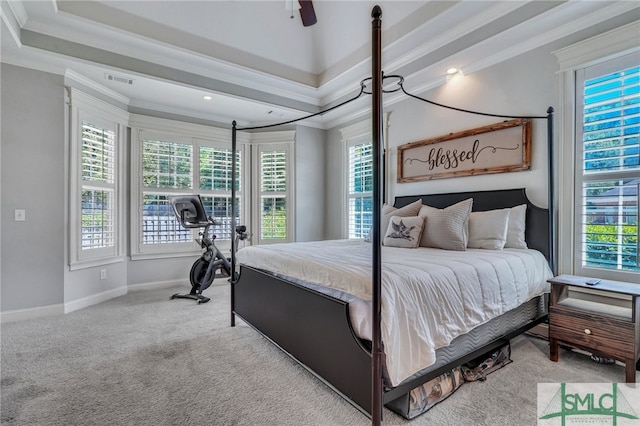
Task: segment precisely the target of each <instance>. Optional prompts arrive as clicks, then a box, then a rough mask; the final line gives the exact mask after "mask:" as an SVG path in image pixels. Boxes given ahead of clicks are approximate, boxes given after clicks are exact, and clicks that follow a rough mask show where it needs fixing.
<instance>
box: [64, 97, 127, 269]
mask: <svg viewBox="0 0 640 426" xmlns="http://www.w3.org/2000/svg"><path fill="white" fill-rule="evenodd" d="M67 91H68V96H69V98H68V102H69V111H70V113H69V138H70V149H69V269H70V270H77V269H83V268H90V267H94V266H100V265H105V264H109V263H116V262H121V261H123V260H124V241H125V238H124V228H125V226H126V224H125V220H124V209H125V199H124V194H125V191H124V182H125V179H124V168H123V167H122V165H123V164H124V161H125V152H124V151H125V149H124V147H125V141H126V130H127V123H128V121H129V113H128V112H126V111H124V110H122V109H120V108H117V107H115V106H113V105H110V104H108V103H106V102H104V101H101V100H99V99H97V98H94V97H93V96H90V95H88V94H86V93H84V92H82V91H80V90H78V89H76V88H74V87H68V88H67ZM85 121H86V122H91V124H94V125H97V126H100V127H102V128H104V129H111V130H113V132H114V136H115V140H114V182H113V183H112V184H96V185H94V186H95V187H96V188H98V187H104V188H105V189H109V190H112V191H113V193H114V198H113V202H114V204H115V217H114V242H113V245H112V246H109V247H104V248H97V249H88V250H83V249H82V242H81V234H82V229H81V228H82V190H83V187H85V186H87V185H89V184H85V183H84V181H83V179H82V159H83V156H82V148H83V142H82V132H83V130H82V126H83V123H84V122H85Z"/></svg>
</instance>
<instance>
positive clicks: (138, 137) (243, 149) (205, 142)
mask: <svg viewBox="0 0 640 426" xmlns="http://www.w3.org/2000/svg"><path fill="white" fill-rule="evenodd" d="M130 124H131V126H132V131H131V142H132V149H131V176H132V179H131V239H130V244H131V258H132V260H138V259H156V258H163V257H178V256H193V255H197V253H199V252H200V248H199V246H198V245H197V244H196V243H195V241H193V239H195V238H196V237H197V231H193V233H192V237H193V238H192V241H190V242H184V243H167V244H143V243H142V229H141V224H142V218H143V203H142V196H143V194H144V193H145V192H153V193H158V194H163V195H185V194H201V195H202V196H207V195H212V196H215V192H214V191H204V190H200V188H199V178H200V176H199V173H200V170H199V163H198V162H197V161H195V159H196V158H198V156H199V152H200V146H210V147H218V148H229V149H230V148H231V132H230V131H229V130H227V129H221V128H216V127H209V126H202V125H197V124H190V123H183V122H179V121H173V120H167V119H160V118H155V117H147V116H142V115H132V116H131V120H130ZM147 137H150V138H158V139H161V140H170V141H173V142H179V143H185V144H190V145H191V146H192V147H193V159H194V161H193V164H192V165H193V170H192V184H191V188H189V189H172V188H158V190H153V191H148V190H147V189H145V188H144V187H143V185H142V149H143V140H144V139H145V138H147ZM236 141H237V142H238V144H237V149H238V151H240V153H241V154H240V155H241V161H242V164H241V172H242V176H241V177H240V179H241V188H242V189H244V190H243V191H242V192H239V193H238V196H239V197H240V198H241V200H240V209H241V210H240V218H239V220H240V221H241V222H242V221H243V220H245V219H246V218H247V217H248V215H247V214H248V209H249V207H248V205H249V200H250V193H249V191H248V190H247V189H246V188H245V186H246V183H247V182H249V180H248V179H247V178H248V176H249V167H248V166H247V165H248V164H250V163H249V162H248V160H247V153H248V152H249V150H248V149H247V144H248V142H249V140H248V135H246V134H241V133H238V135H237V138H236ZM216 245H217V246H218V248H219V249H220V250H221V251H223V252H229V250H230V247H231V241H230V240H224V239H219V240H216Z"/></svg>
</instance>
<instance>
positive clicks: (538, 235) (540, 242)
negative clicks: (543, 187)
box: [394, 188, 551, 260]
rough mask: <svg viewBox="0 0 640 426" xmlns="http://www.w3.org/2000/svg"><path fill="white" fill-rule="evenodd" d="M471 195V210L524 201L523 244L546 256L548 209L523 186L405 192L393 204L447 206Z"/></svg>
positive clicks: (484, 209)
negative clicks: (420, 203) (422, 192)
mask: <svg viewBox="0 0 640 426" xmlns="http://www.w3.org/2000/svg"><path fill="white" fill-rule="evenodd" d="M467 198H473V207H472V210H473V211H486V210H493V209H504V208H507V207H514V206H518V205H520V204H527V219H526V229H525V240H526V242H527V246H528V247H529V248H532V249H536V250H538V251H540V252H541V253H542V254H544V256H545V257H546V258H547V260H549V253H551V250H550V246H549V245H550V235H549V210H548V209H543V208H540V207H538V206H536V205H535V204H533V203H532V202H531V201H529V199H528V198H527V194H526V193H525V190H524V188H519V189H499V190H494V191H469V192H454V193H449V194H431V195H407V196H400V197H396V200H395V203H394V206H395V207H403V206H406V205H407V204H410V203H412V202H414V201H416V200H419V199H422V203H423V204H426V205H429V206H431V207H437V208H439V209H442V208H445V207H448V206H450V205H452V204H455V203H457V202H459V201H462V200H466V199H467Z"/></svg>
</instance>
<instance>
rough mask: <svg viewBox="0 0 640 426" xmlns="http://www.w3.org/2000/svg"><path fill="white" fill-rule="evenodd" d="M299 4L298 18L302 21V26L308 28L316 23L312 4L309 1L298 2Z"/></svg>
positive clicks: (301, 0)
mask: <svg viewBox="0 0 640 426" xmlns="http://www.w3.org/2000/svg"><path fill="white" fill-rule="evenodd" d="M298 3H300V18H301V19H302V25H304V26H305V27H310V26H311V25H313V24H315V23H316V22H318V19H317V18H316V11H315V10H314V9H313V3H312V2H311V0H298Z"/></svg>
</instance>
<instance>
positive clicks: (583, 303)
mask: <svg viewBox="0 0 640 426" xmlns="http://www.w3.org/2000/svg"><path fill="white" fill-rule="evenodd" d="M589 279H590V278H587V277H579V276H575V275H560V276H557V277H554V278H552V279H550V280H549V282H550V283H551V300H550V305H549V345H550V349H551V350H550V354H549V358H550V359H551V361H558V356H559V354H558V345H559V344H561V345H563V346H569V347H573V348H578V349H582V350H586V351H589V352H591V353H593V354H596V355H600V356H605V357H608V358H613V359H616V360H619V361H623V362H624V363H625V364H626V374H625V379H626V380H625V381H626V382H627V383H635V381H636V368H638V367H639V366H640V362H638V358H640V285H637V284H630V283H624V282H620V281H609V280H602V281H600V282H599V283H598V284H597V285H594V286H591V285H587V284H586V282H587V281H588V280H589ZM570 288H586V289H590V290H593V291H594V292H597V293H598V295H597V296H596V297H598V296H599V297H600V299H601V301H592V300H586V299H583V298H576V297H569V290H570ZM620 295H626V296H627V297H629V296H630V298H631V300H630V301H627V302H623V303H617V304H615V303H606V299H607V297H609V298H610V300H612V301H614V300H618V301H620ZM616 296H618V297H616ZM602 300H604V302H603V301H602ZM625 303H626V306H624V305H625ZM636 362H638V364H636Z"/></svg>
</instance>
